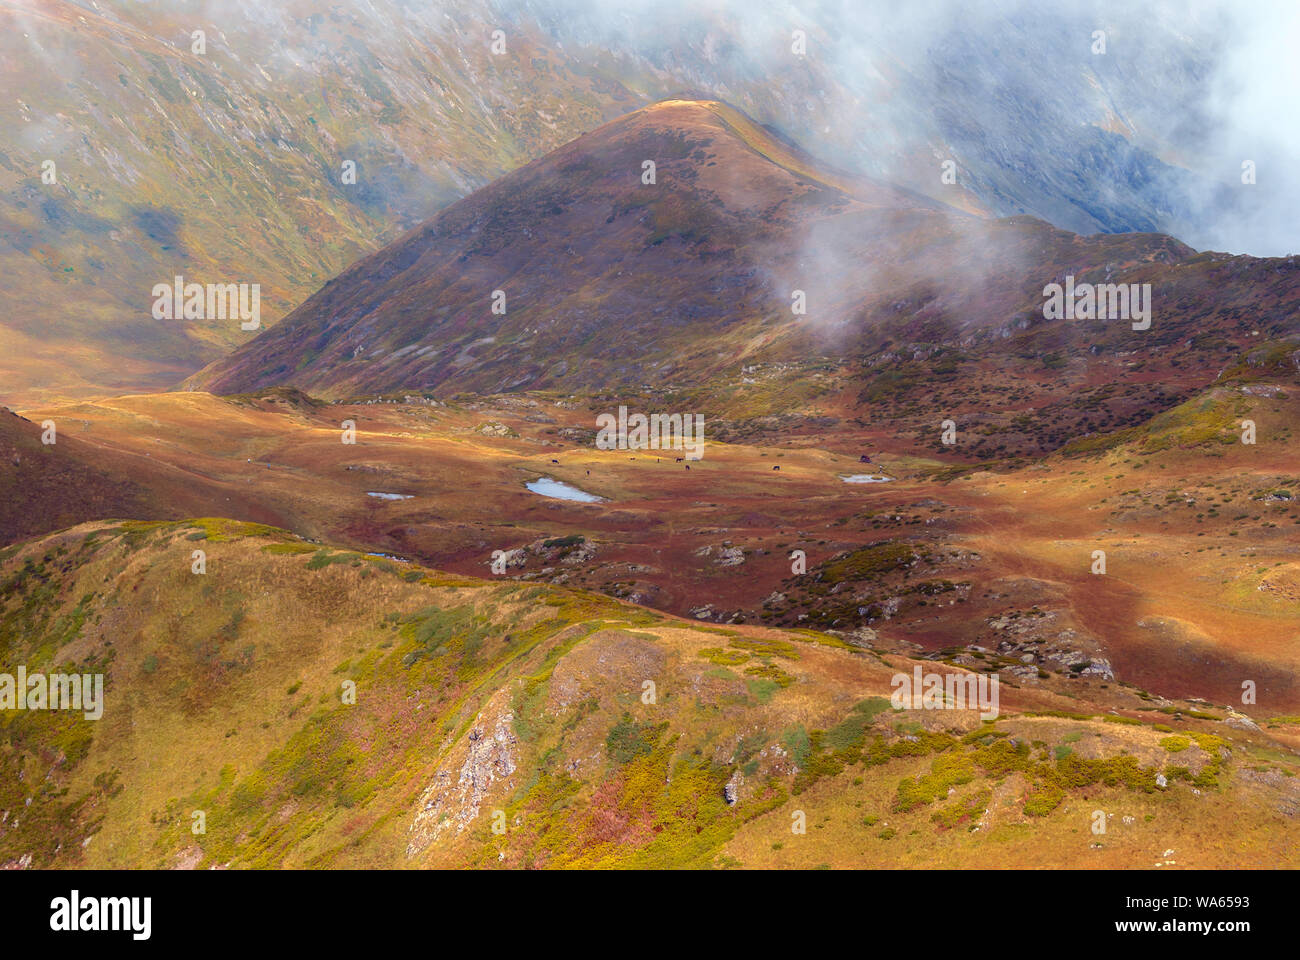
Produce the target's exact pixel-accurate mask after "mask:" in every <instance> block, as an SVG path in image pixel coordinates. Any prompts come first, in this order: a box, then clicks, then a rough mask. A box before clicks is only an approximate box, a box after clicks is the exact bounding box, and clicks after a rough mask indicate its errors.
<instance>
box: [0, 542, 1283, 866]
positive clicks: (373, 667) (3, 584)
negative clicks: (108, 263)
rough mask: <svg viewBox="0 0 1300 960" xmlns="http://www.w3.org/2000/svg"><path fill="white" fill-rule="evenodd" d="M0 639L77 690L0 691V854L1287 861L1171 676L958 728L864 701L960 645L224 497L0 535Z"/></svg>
mask: <svg viewBox="0 0 1300 960" xmlns="http://www.w3.org/2000/svg"><path fill="white" fill-rule="evenodd" d="M199 549H201V550H203V551H205V552H206V573H203V574H197V573H194V572H192V569H193V559H192V557H193V552H194V551H195V550H199ZM0 651H2V652H3V654H4V660H5V662H6V663H9V664H24V665H26V667H27V670H28V671H29V673H36V672H54V671H57V670H62V671H68V670H72V669H77V670H79V671H81V672H84V673H90V674H95V673H101V674H103V675H104V678H105V682H104V690H103V700H102V704H101V705H102V708H103V709H102V716H100V717H99V719H86V718H85V717H83V716H82V713H81V712H74V711H52V710H31V709H29V710H4V711H0V730H3V734H4V735H3V737H0V774H3V775H2V776H0V864H3V865H4V866H9V867H73V866H99V867H132V866H137V867H138V866H147V867H189V868H194V867H278V866H298V867H302V866H317V867H320V866H339V867H345V866H350V867H377V866H388V867H400V866H415V867H420V866H471V865H472V866H508V867H518V866H525V867H527V866H531V867H562V866H610V867H612V866H651V867H674V866H711V865H712V866H722V867H726V866H740V865H747V866H760V865H786V866H803V867H812V866H817V865H822V864H825V865H831V866H868V865H898V864H900V863H902V864H911V865H916V866H924V865H933V866H956V865H961V864H962V863H963V862H964V861H965V858H968V857H969V856H971V854H972V852H973V850H974V849H976V848H977V849H978V851H979V863H980V864H981V865H983V866H1001V865H1009V864H1020V865H1025V866H1031V865H1037V866H1045V865H1053V864H1054V865H1075V866H1083V865H1086V866H1098V867H1148V868H1149V867H1150V866H1151V865H1152V864H1153V862H1157V861H1159V862H1165V861H1167V860H1172V859H1174V857H1175V853H1176V861H1177V863H1178V864H1179V865H1181V866H1227V865H1231V866H1234V867H1237V868H1240V867H1242V866H1266V865H1269V866H1272V865H1277V864H1279V863H1286V862H1294V860H1295V857H1296V856H1297V849H1296V832H1295V830H1294V829H1288V828H1289V827H1290V826H1291V824H1293V822H1294V817H1295V816H1296V815H1297V809H1298V808H1300V796H1298V795H1297V792H1296V788H1295V786H1294V784H1295V783H1296V778H1294V776H1293V774H1294V773H1295V772H1296V769H1297V764H1296V761H1295V757H1294V755H1293V754H1291V753H1289V752H1287V751H1286V750H1284V749H1282V746H1283V744H1285V743H1287V742H1290V741H1292V740H1294V732H1293V731H1294V728H1293V727H1290V726H1288V724H1287V723H1286V722H1282V721H1281V720H1279V721H1278V722H1276V723H1274V724H1271V725H1270V727H1269V728H1268V729H1267V730H1261V729H1255V728H1253V727H1251V726H1250V725H1248V724H1247V723H1245V722H1244V721H1243V719H1242V718H1239V717H1231V716H1227V717H1224V716H1223V715H1222V714H1220V713H1217V712H1211V711H1207V710H1204V709H1201V710H1194V709H1192V708H1191V707H1190V706H1188V705H1185V704H1175V705H1171V706H1170V709H1169V710H1168V712H1167V713H1157V714H1155V715H1154V716H1155V718H1158V719H1159V720H1160V721H1161V722H1159V723H1153V722H1152V720H1153V716H1152V715H1151V714H1149V713H1148V714H1143V713H1142V711H1141V708H1142V707H1143V706H1144V704H1143V703H1142V701H1140V700H1139V699H1137V698H1136V697H1135V696H1134V695H1133V694H1132V692H1129V691H1123V690H1120V689H1114V690H1109V691H1108V690H1106V689H1105V688H1098V689H1097V690H1096V695H1097V696H1098V697H1100V698H1101V699H1099V700H1098V701H1097V702H1084V701H1081V700H1080V699H1079V698H1078V697H1077V695H1076V696H1075V697H1073V698H1071V699H1066V698H1064V697H1060V696H1055V695H1052V694H1049V693H1047V692H1045V691H1037V690H1031V689H1018V688H1017V687H1016V686H1015V685H1014V684H1011V683H1006V684H1004V686H1003V688H1002V690H1001V697H1000V703H999V708H1000V715H999V716H998V718H997V719H996V720H994V721H993V722H990V723H982V722H981V720H980V717H979V714H978V712H977V711H974V710H954V709H947V710H939V709H907V710H901V711H896V710H893V709H891V706H890V703H889V700H888V696H889V694H890V692H891V689H892V687H891V678H892V677H893V675H894V674H895V673H900V672H901V673H906V674H909V675H910V673H911V671H912V670H913V668H914V667H916V666H920V667H921V668H923V669H926V670H931V671H933V670H937V671H939V672H940V673H943V674H947V673H950V672H951V673H955V674H958V675H966V671H964V670H961V669H960V668H953V667H947V666H944V665H940V664H934V663H922V664H916V663H914V662H913V661H911V660H908V659H907V658H906V657H901V656H897V655H890V654H883V653H878V652H875V651H872V650H870V649H868V648H864V647H855V646H853V645H850V644H847V643H845V642H844V641H843V640H841V639H838V638H835V637H830V636H827V635H825V634H819V633H815V632H813V631H777V630H764V629H759V628H752V627H727V628H719V627H708V626H704V625H701V624H694V623H689V622H686V621H680V620H675V619H672V618H668V617H665V616H663V615H659V614H655V613H652V612H650V611H647V610H645V609H642V608H637V607H633V606H629V605H625V604H621V603H618V602H616V601H613V600H609V599H607V598H602V597H595V596H592V595H590V594H585V593H580V592H573V591H566V590H561V589H557V588H553V587H545V586H532V585H521V584H516V583H486V582H484V581H481V580H475V579H472V578H464V577H457V576H450V575H447V574H442V573H438V572H435V571H431V570H425V569H421V568H419V567H416V566H414V565H411V564H405V563H396V562H393V561H390V560H386V559H383V558H378V557H367V556H363V555H361V554H356V553H349V552H347V551H337V550H334V549H331V548H329V547H322V546H320V545H318V544H312V543H307V542H304V541H302V540H299V539H298V538H296V537H294V536H292V535H290V534H287V533H285V532H283V531H277V530H275V529H272V528H267V527H258V526H254V525H246V524H238V523H232V522H230V521H223V520H215V519H207V520H196V521H189V522H183V523H176V524H141V523H125V524H95V525H86V526H82V527H78V528H75V529H72V530H68V531H65V532H63V533H60V534H56V535H54V536H51V537H47V538H44V539H41V540H37V541H32V542H29V543H25V544H21V545H17V546H15V547H10V548H7V549H5V550H3V551H0ZM984 669H990V668H988V667H986V668H984ZM1216 718H1222V719H1216ZM1099 808H1100V809H1102V810H1104V811H1106V813H1107V826H1108V830H1107V834H1106V836H1105V837H1104V838H1102V839H1103V840H1104V842H1102V843H1098V842H1097V840H1098V838H1097V837H1096V836H1095V835H1094V834H1093V833H1092V832H1091V831H1090V830H1089V829H1087V826H1086V825H1087V824H1088V823H1089V822H1091V819H1092V818H1094V814H1093V811H1094V810H1096V809H1099ZM801 823H802V824H803V825H804V829H803V830H802V831H800V830H799V829H797V826H798V825H799V824H801ZM1171 849H1172V850H1173V851H1175V853H1170V852H1168V851H1170V850H1171Z"/></svg>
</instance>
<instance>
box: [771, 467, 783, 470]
mask: <svg viewBox="0 0 1300 960" xmlns="http://www.w3.org/2000/svg"><path fill="white" fill-rule="evenodd" d="M772 469H773V470H780V469H781V468H780V467H773V468H772Z"/></svg>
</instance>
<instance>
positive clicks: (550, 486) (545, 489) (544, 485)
mask: <svg viewBox="0 0 1300 960" xmlns="http://www.w3.org/2000/svg"><path fill="white" fill-rule="evenodd" d="M524 486H525V487H527V488H528V489H529V490H531V491H532V492H533V493H536V494H539V495H540V496H543V497H551V498H553V499H555V500H577V501H578V502H579V503H604V502H605V498H604V497H598V496H596V495H595V494H594V493H588V492H587V491H586V490H579V489H578V488H577V487H571V486H569V484H567V483H561V482H560V481H559V480H552V479H551V478H550V477H539V478H538V479H536V480H530V481H529V482H528V483H525V484H524Z"/></svg>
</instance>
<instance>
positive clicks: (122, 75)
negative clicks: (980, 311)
mask: <svg viewBox="0 0 1300 960" xmlns="http://www.w3.org/2000/svg"><path fill="white" fill-rule="evenodd" d="M895 12H896V11H894V10H893V7H892V5H890V4H887V3H884V2H879V3H876V4H872V5H870V6H868V5H859V6H858V7H855V9H854V10H853V11H849V10H847V9H845V8H844V6H843V5H842V4H839V3H833V2H827V3H811V4H806V5H804V8H803V9H802V10H801V11H800V15H799V18H798V19H799V20H800V25H799V26H800V29H801V30H802V31H803V32H804V33H805V34H806V35H807V41H808V48H807V53H806V54H805V55H796V54H794V53H793V52H792V50H791V47H790V36H791V30H792V28H793V25H792V24H791V23H789V22H787V21H786V19H785V18H784V17H782V16H776V15H770V16H764V17H759V18H755V17H754V11H753V10H752V9H750V8H749V7H748V5H746V4H742V3H739V2H728V3H723V4H718V5H713V4H710V5H695V6H694V7H690V6H689V5H687V6H684V7H679V8H677V9H675V11H674V15H673V16H672V17H670V18H667V19H668V20H669V21H671V24H668V23H665V18H664V17H663V16H658V15H656V14H655V12H653V11H646V12H645V14H644V15H642V16H629V17H626V18H620V17H617V16H614V15H608V16H606V15H604V14H603V13H602V12H601V11H599V10H598V9H594V8H589V7H588V5H586V4H583V3H574V2H570V0H546V2H540V3H539V2H535V0H509V2H498V0H492V2H486V0H484V2H480V0H471V2H466V3H459V4H457V5H456V9H455V10H454V11H450V10H443V9H441V8H439V7H436V6H429V7H419V6H412V5H410V4H407V3H403V2H398V0H374V2H367V3H365V4H357V3H353V2H343V3H339V4H335V5H333V6H331V7H330V8H329V9H324V8H319V7H317V6H316V5H314V4H312V3H310V2H303V0H293V2H289V3H283V4H277V5H275V6H273V7H267V6H265V5H262V4H256V3H248V2H245V0H221V2H219V3H188V2H187V3H179V4H168V5H166V6H165V7H164V6H159V5H157V4H152V5H141V4H137V3H131V2H127V0H99V2H95V3H85V2H77V0H58V2H53V3H46V4H28V3H21V2H16V0H11V2H6V3H3V4H0V22H3V23H4V25H5V28H6V29H4V30H3V31H0V76H3V81H4V85H5V89H6V90H8V91H10V92H11V94H12V96H10V97H8V98H6V99H5V102H4V103H3V104H0V225H3V243H0V297H3V299H4V302H5V303H6V304H7V305H8V306H9V309H8V310H7V311H6V313H5V314H4V316H3V317H0V393H2V394H3V395H2V396H0V400H3V401H4V402H8V403H10V404H22V403H36V402H51V401H57V400H59V399H62V398H66V397H70V396H93V395H103V394H109V393H115V394H120V393H128V392H138V391H143V390H156V389H166V388H169V387H172V386H174V385H175V384H176V383H178V382H180V381H181V380H182V379H184V378H185V377H187V376H189V375H190V374H192V373H193V372H194V371H196V370H198V369H199V368H200V367H202V366H203V365H205V364H207V363H209V362H211V361H213V360H216V359H217V358H219V357H221V356H222V355H224V354H225V353H227V352H228V351H229V350H231V349H233V348H234V347H237V346H239V345H242V344H244V343H246V342H247V341H248V340H250V339H252V337H253V334H252V333H250V332H248V331H244V330H241V329H240V327H239V325H238V324H237V323H231V322H229V321H227V320H222V319H216V318H212V319H209V318H201V317H190V318H175V319H155V318H154V317H153V316H152V315H151V306H152V299H153V298H152V295H151V291H152V289H153V288H154V286H155V285H156V284H159V283H169V282H172V280H173V278H174V277H176V276H183V277H184V278H186V280H188V281H191V282H198V283H241V282H242V283H256V284H258V285H259V287H260V291H261V314H262V315H261V322H262V326H263V327H270V326H273V325H274V324H275V323H276V322H278V320H279V319H280V318H281V317H282V316H284V315H285V314H286V313H288V312H289V311H290V310H292V309H293V308H294V307H296V306H298V305H300V304H301V303H302V301H303V300H305V299H306V298H307V297H308V296H310V295H311V294H312V293H313V292H315V291H316V290H318V289H319V287H320V285H321V284H322V283H323V282H324V281H325V280H326V279H327V278H330V277H333V276H335V275H336V274H337V273H339V271H341V270H343V269H344V268H345V267H347V266H348V265H349V264H352V263H354V262H355V261H356V260H357V259H358V258H359V257H362V256H364V255H366V254H368V253H370V252H373V251H374V250H376V249H378V248H380V247H382V246H383V245H384V244H385V243H387V242H389V241H391V240H393V239H395V238H397V237H399V236H400V235H401V234H402V233H403V232H404V231H406V230H408V229H410V228H411V227H412V226H414V225H416V224H418V223H420V222H421V221H423V220H425V219H426V218H427V217H429V216H430V215H432V214H433V213H435V212H436V211H437V210H439V209H441V208H443V207H444V206H446V205H447V204H449V203H451V202H452V201H454V200H456V199H458V198H461V197H464V196H465V195H467V194H468V193H470V192H472V191H473V190H475V189H477V188H480V187H483V186H485V185H487V184H489V183H491V182H493V181H494V180H496V179H498V178H500V177H501V176H503V175H505V174H507V173H509V172H510V171H512V170H515V169H517V168H518V167H519V166H520V165H522V164H524V163H527V162H528V161H531V160H533V159H536V158H538V157H541V156H543V155H544V154H545V153H546V152H547V151H550V150H553V149H556V148H558V147H560V146H562V145H563V144H565V143H567V142H569V141H571V140H572V139H573V138H574V137H576V136H577V135H579V134H580V133H582V132H584V131H588V130H591V129H593V128H594V127H596V126H598V125H599V124H600V123H602V122H604V121H608V120H611V119H613V118H615V117H617V116H619V115H621V114H624V113H626V112H627V111H628V110H630V109H633V108H635V107H638V106H644V105H646V104H648V103H652V102H655V101H657V100H659V99H662V98H664V97H667V96H672V95H679V94H681V93H682V92H683V91H690V95H691V96H695V97H698V98H701V99H720V98H725V99H727V100H728V101H729V102H732V103H734V104H736V105H737V106H738V107H740V108H741V109H743V110H745V111H746V112H747V113H749V114H750V115H751V116H754V117H755V118H756V119H757V120H759V121H760V122H761V123H763V124H765V125H769V126H771V127H772V128H774V129H780V130H783V131H784V132H785V133H786V134H787V135H789V136H790V137H792V138H793V139H795V140H796V141H797V142H799V143H800V144H801V145H803V147H804V148H805V149H807V150H808V151H809V152H810V153H812V154H814V155H816V156H817V157H819V159H820V162H822V163H830V164H833V165H836V166H839V167H843V168H845V169H848V170H850V171H852V172H853V173H854V174H855V175H865V176H871V177H875V178H877V179H878V180H883V181H887V182H891V183H898V184H901V185H903V186H905V187H906V188H907V189H909V190H913V191H916V192H919V193H922V194H925V195H929V196H932V197H935V198H938V199H940V200H942V201H943V202H945V203H949V204H951V205H952V206H954V207H956V208H958V209H962V210H967V211H972V212H980V213H985V214H988V215H993V216H1008V215H1031V216H1034V217H1037V218H1041V219H1043V220H1045V221H1048V222H1051V223H1053V224H1055V225H1056V226H1059V227H1062V228H1066V229H1070V230H1074V231H1079V232H1084V233H1087V232H1092V231H1095V230H1100V231H1106V232H1113V231H1131V230H1142V231H1154V230H1163V231H1166V232H1173V233H1175V234H1176V235H1178V236H1180V237H1183V238H1184V239H1188V240H1191V241H1192V242H1193V243H1195V244H1196V245H1198V246H1205V245H1206V244H1207V243H1215V244H1216V245H1217V246H1219V247H1221V248H1228V249H1233V250H1253V249H1256V248H1257V247H1258V246H1259V245H1264V246H1266V247H1268V248H1269V249H1270V250H1271V249H1273V248H1274V247H1276V246H1277V240H1276V238H1268V239H1265V237H1264V234H1266V233H1267V232H1268V231H1267V228H1268V227H1269V226H1270V225H1273V226H1277V224H1279V223H1280V224H1283V225H1284V226H1287V227H1288V228H1289V223H1290V222H1291V221H1292V220H1293V219H1294V218H1293V217H1291V218H1290V219H1288V215H1289V213H1290V211H1291V210H1292V207H1291V206H1289V204H1288V200H1289V197H1288V195H1287V191H1288V189H1289V188H1288V187H1287V182H1288V181H1287V178H1284V177H1276V176H1273V177H1269V176H1261V177H1260V179H1259V182H1258V184H1255V185H1252V186H1251V188H1250V189H1248V190H1244V189H1241V184H1240V183H1239V182H1237V181H1238V177H1239V175H1240V164H1241V162H1242V161H1241V158H1240V157H1237V156H1235V153H1234V155H1233V156H1232V157H1229V158H1225V157H1223V156H1222V154H1223V152H1224V151H1225V150H1228V149H1232V150H1235V149H1236V147H1235V146H1233V147H1231V148H1229V147H1228V146H1227V145H1229V144H1233V145H1235V144H1237V143H1241V142H1246V143H1253V144H1256V146H1257V148H1258V149H1259V150H1263V149H1264V147H1263V145H1262V144H1261V143H1259V141H1258V140H1256V139H1252V138H1250V137H1248V136H1246V135H1245V134H1243V133H1242V132H1241V131H1240V130H1238V129H1236V128H1235V127H1234V126H1232V123H1229V126H1228V129H1226V130H1225V129H1224V128H1223V124H1222V123H1221V122H1220V121H1222V119H1223V118H1219V117H1215V116H1212V115H1204V114H1205V110H1204V109H1203V108H1202V105H1203V104H1204V103H1206V102H1220V101H1219V100H1215V94H1216V93H1218V92H1221V88H1222V87H1223V86H1224V81H1225V80H1230V79H1233V77H1232V76H1231V75H1230V73H1225V69H1226V68H1227V67H1229V66H1231V64H1226V63H1225V62H1224V61H1225V59H1227V57H1226V56H1225V41H1224V38H1225V37H1230V36H1232V32H1231V31H1229V30H1228V29H1226V28H1227V27H1228V26H1232V27H1237V28H1240V27H1242V26H1245V27H1248V28H1251V29H1262V28H1261V27H1258V26H1252V24H1255V23H1260V24H1263V23H1266V22H1268V20H1267V18H1263V17H1259V18H1250V19H1248V20H1243V22H1231V23H1227V24H1225V22H1224V20H1225V17H1226V19H1227V20H1229V21H1233V20H1234V18H1233V17H1232V16H1228V13H1230V10H1227V11H1225V10H1214V9H1210V10H1205V11H1198V12H1196V13H1195V14H1188V13H1187V12H1186V11H1181V12H1179V13H1177V14H1171V13H1167V12H1165V11H1155V12H1153V11H1146V10H1144V11H1141V12H1134V11H1130V10H1128V9H1126V5H1125V4H1121V3H1118V2H1116V3H1103V4H1099V5H1090V9H1088V10H1081V11H1077V12H1071V13H1069V14H1066V15H1061V14H1059V13H1053V12H1052V11H1045V10H1039V9H1036V8H1035V6H1034V5H1033V4H1029V3H1021V2H1009V0H1003V2H999V3H994V4H987V5H985V6H983V7H982V8H981V10H980V11H978V12H976V11H966V12H965V13H964V15H963V16H961V17H945V16H940V15H938V14H934V13H918V14H917V15H916V16H912V17H898V16H894V15H893V14H894V13H895ZM1063 16H1064V17H1065V19H1064V20H1063V19H1062V17H1063ZM1063 23H1064V24H1065V25H1064V26H1063ZM1099 25H1100V26H1101V27H1104V28H1105V29H1106V30H1107V31H1109V34H1110V37H1111V43H1110V46H1109V48H1108V49H1107V51H1106V53H1105V54H1104V55H1097V54H1094V53H1093V52H1091V51H1090V49H1089V47H1090V43H1091V41H1090V40H1089V38H1090V36H1091V35H1092V33H1093V31H1094V30H1096V29H1098V26H1099ZM196 30H203V31H204V42H203V46H202V48H201V50H202V52H195V42H196V41H195V39H194V36H193V34H194V32H195V31H196ZM498 30H500V31H502V32H503V34H504V35H505V38H506V47H505V49H504V51H503V52H501V53H494V52H493V51H492V43H493V35H494V32H495V31H498ZM377 37H383V42H382V43H380V42H377V41H376V38H377ZM1229 49H1230V48H1229ZM964 78H974V81H971V82H968V80H967V79H964ZM1258 86H1259V85H1258V84H1247V85H1245V86H1244V87H1243V88H1242V89H1246V90H1252V89H1257V88H1258ZM1220 99H1222V98H1220ZM1232 103H1233V101H1231V100H1228V101H1226V102H1225V106H1227V107H1231V106H1232ZM1246 106H1249V107H1250V109H1245V110H1243V109H1235V110H1234V109H1228V110H1226V116H1227V117H1228V118H1229V120H1232V118H1236V120H1240V119H1241V118H1243V117H1258V116H1260V115H1261V114H1263V115H1266V116H1269V117H1270V120H1271V116H1272V114H1269V113H1268V110H1267V104H1263V103H1262V102H1261V101H1259V99H1258V98H1255V99H1252V100H1251V101H1250V102H1249V103H1248V104H1246ZM1171 116H1172V117H1177V118H1180V120H1179V122H1177V123H1172V122H1171V121H1170V117H1171ZM1234 122H1235V121H1234ZM1274 127H1275V125H1274V124H1272V123H1271V122H1270V124H1269V131H1268V132H1272V130H1273V128H1274ZM1251 132H1252V131H1249V130H1248V131H1246V132H1245V133H1246V134H1249V133H1251ZM1286 156H1289V154H1286V153H1285V152H1284V153H1283V155H1282V158H1281V162H1279V163H1278V164H1276V167H1283V166H1284V165H1285V157H1286ZM1255 159H1256V160H1257V161H1258V162H1259V165H1260V169H1261V171H1266V170H1268V168H1269V164H1268V156H1266V155H1264V154H1262V153H1261V154H1259V155H1257V156H1256V157H1255ZM348 161H351V162H354V163H355V164H356V174H357V176H356V182H355V183H347V182H344V179H343V165H344V163H345V162H348ZM944 163H952V164H954V165H955V167H954V170H955V177H956V178H955V181H954V182H951V183H949V182H944V181H943V180H941V179H940V173H941V168H942V165H943V164H944ZM47 164H53V165H54V166H53V168H52V169H51V170H50V172H51V173H53V174H54V179H53V180H52V181H50V182H46V180H45V179H44V177H45V174H46V172H47V167H46V165H47ZM1261 211H1262V212H1263V213H1262V214H1261ZM1261 217H1262V219H1261ZM1274 232H1281V233H1282V234H1284V235H1285V234H1286V231H1285V229H1281V230H1277V231H1274Z"/></svg>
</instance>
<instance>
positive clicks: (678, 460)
mask: <svg viewBox="0 0 1300 960" xmlns="http://www.w3.org/2000/svg"><path fill="white" fill-rule="evenodd" d="M685 459H686V458H685V457H678V458H677V462H678V463H681V462H682V461H683V460H685Z"/></svg>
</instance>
